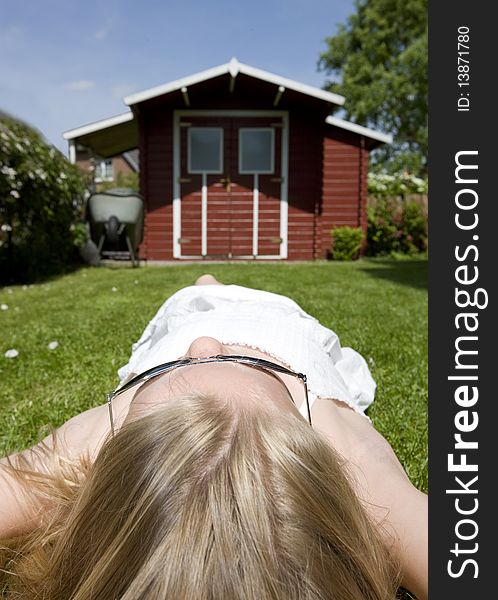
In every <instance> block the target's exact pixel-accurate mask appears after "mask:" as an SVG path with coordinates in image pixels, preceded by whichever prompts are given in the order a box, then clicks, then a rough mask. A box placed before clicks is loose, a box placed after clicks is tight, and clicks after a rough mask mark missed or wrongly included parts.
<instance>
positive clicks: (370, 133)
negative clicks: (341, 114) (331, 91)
mask: <svg viewBox="0 0 498 600" xmlns="http://www.w3.org/2000/svg"><path fill="white" fill-rule="evenodd" d="M325 122H326V123H328V124H329V125H334V126H335V127H340V128H341V129H347V130H348V131H353V132H354V133H358V134H360V135H363V136H365V137H367V138H370V139H371V140H375V141H376V142H382V143H383V144H392V143H393V136H392V135H390V134H388V133H381V132H380V131H375V129H369V128H368V127H363V125H357V124H356V123H351V121H345V120H344V119H339V118H338V117H332V116H330V117H327V118H326V119H325Z"/></svg>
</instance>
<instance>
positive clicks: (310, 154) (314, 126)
mask: <svg viewBox="0 0 498 600" xmlns="http://www.w3.org/2000/svg"><path fill="white" fill-rule="evenodd" d="M321 166H322V121H321V119H320V120H318V119H317V118H314V119H310V117H309V114H308V112H305V111H297V110H296V111H291V112H290V117H289V188H288V198H289V224H288V239H289V252H288V258H289V260H312V259H314V258H316V250H317V249H316V244H315V239H316V236H315V230H316V224H317V212H318V208H319V204H320V194H321V179H322V169H321Z"/></svg>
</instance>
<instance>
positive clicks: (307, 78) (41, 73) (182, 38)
mask: <svg viewBox="0 0 498 600" xmlns="http://www.w3.org/2000/svg"><path fill="white" fill-rule="evenodd" d="M353 11H354V1H353V0H252V1H251V2H247V1H246V2H237V1H236V0H232V1H228V0H211V1H209V0H183V1H180V0H176V1H168V0H163V1H162V2H161V1H156V0H143V1H142V2H140V1H137V0H134V1H131V0H105V1H96V0H83V1H78V2H76V1H75V0H16V1H15V2H12V0H0V14H1V19H0V109H3V110H6V111H8V112H10V113H11V114H13V115H15V116H18V117H20V118H22V119H24V120H25V121H27V122H29V123H30V124H31V125H33V126H35V127H36V128H37V129H39V130H40V131H41V132H42V133H43V134H44V135H45V137H46V138H47V139H48V140H49V141H50V142H51V143H53V144H54V145H56V146H57V147H58V148H60V149H61V150H62V151H63V152H65V153H66V152H67V147H66V142H65V141H64V140H63V138H62V132H63V131H65V130H68V129H74V128H76V127H79V126H81V125H84V124H86V123H90V122H92V121H97V120H100V119H105V118H107V117H110V116H112V115H115V114H119V113H122V112H125V111H126V110H127V108H126V106H125V105H124V103H123V100H122V99H123V96H125V95H128V94H130V93H132V92H136V91H140V90H144V89H147V88H149V87H152V86H155V85H159V84H162V83H166V82H168V81H172V80H174V79H178V78H180V77H184V76H186V75H190V74H192V73H196V72H197V71H202V70H204V69H207V68H210V67H213V66H216V65H219V64H222V63H226V62H228V61H229V60H230V58H231V57H232V56H236V57H237V59H238V60H239V61H240V62H243V63H247V64H250V65H252V66H255V67H259V68H261V69H264V70H267V71H271V72H273V73H277V74H279V75H282V76H285V77H289V78H291V79H296V80H297V81H301V82H303V83H307V84H310V85H315V86H317V87H322V86H323V84H324V82H325V79H326V77H325V74H324V73H323V72H318V71H317V66H316V65H317V61H318V57H319V55H320V52H322V51H324V50H325V49H326V45H325V42H324V39H325V38H326V37H327V36H330V35H333V34H334V33H335V32H336V30H337V24H338V23H340V22H344V21H345V19H346V17H347V16H348V15H349V14H350V13H352V12H353Z"/></svg>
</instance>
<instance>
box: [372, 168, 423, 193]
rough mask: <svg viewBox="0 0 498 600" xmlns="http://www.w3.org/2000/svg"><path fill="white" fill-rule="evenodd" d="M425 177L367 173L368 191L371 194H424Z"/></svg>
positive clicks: (406, 174)
mask: <svg viewBox="0 0 498 600" xmlns="http://www.w3.org/2000/svg"><path fill="white" fill-rule="evenodd" d="M427 190H428V184H427V179H422V178H421V177H416V176H415V175H412V174H410V173H407V172H406V171H405V172H403V173H394V174H392V175H389V174H388V173H369V174H368V193H369V194H371V195H372V196H376V197H379V196H404V195H405V194H426V193H427Z"/></svg>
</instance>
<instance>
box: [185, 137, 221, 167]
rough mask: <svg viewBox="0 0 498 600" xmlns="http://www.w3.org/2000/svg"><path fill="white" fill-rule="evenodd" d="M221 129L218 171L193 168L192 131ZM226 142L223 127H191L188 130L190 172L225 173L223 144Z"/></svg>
mask: <svg viewBox="0 0 498 600" xmlns="http://www.w3.org/2000/svg"><path fill="white" fill-rule="evenodd" d="M194 130H196V131H200V130H203V131H219V132H220V141H221V143H220V156H219V165H220V168H219V169H217V170H216V171H206V170H204V169H200V170H195V171H194V170H193V169H192V168H191V167H192V163H191V154H190V147H191V143H192V142H191V133H192V131H194ZM224 143H225V139H224V134H223V127H189V128H188V131H187V168H188V172H189V173H192V174H202V173H209V174H212V175H216V174H219V173H223V145H224Z"/></svg>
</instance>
